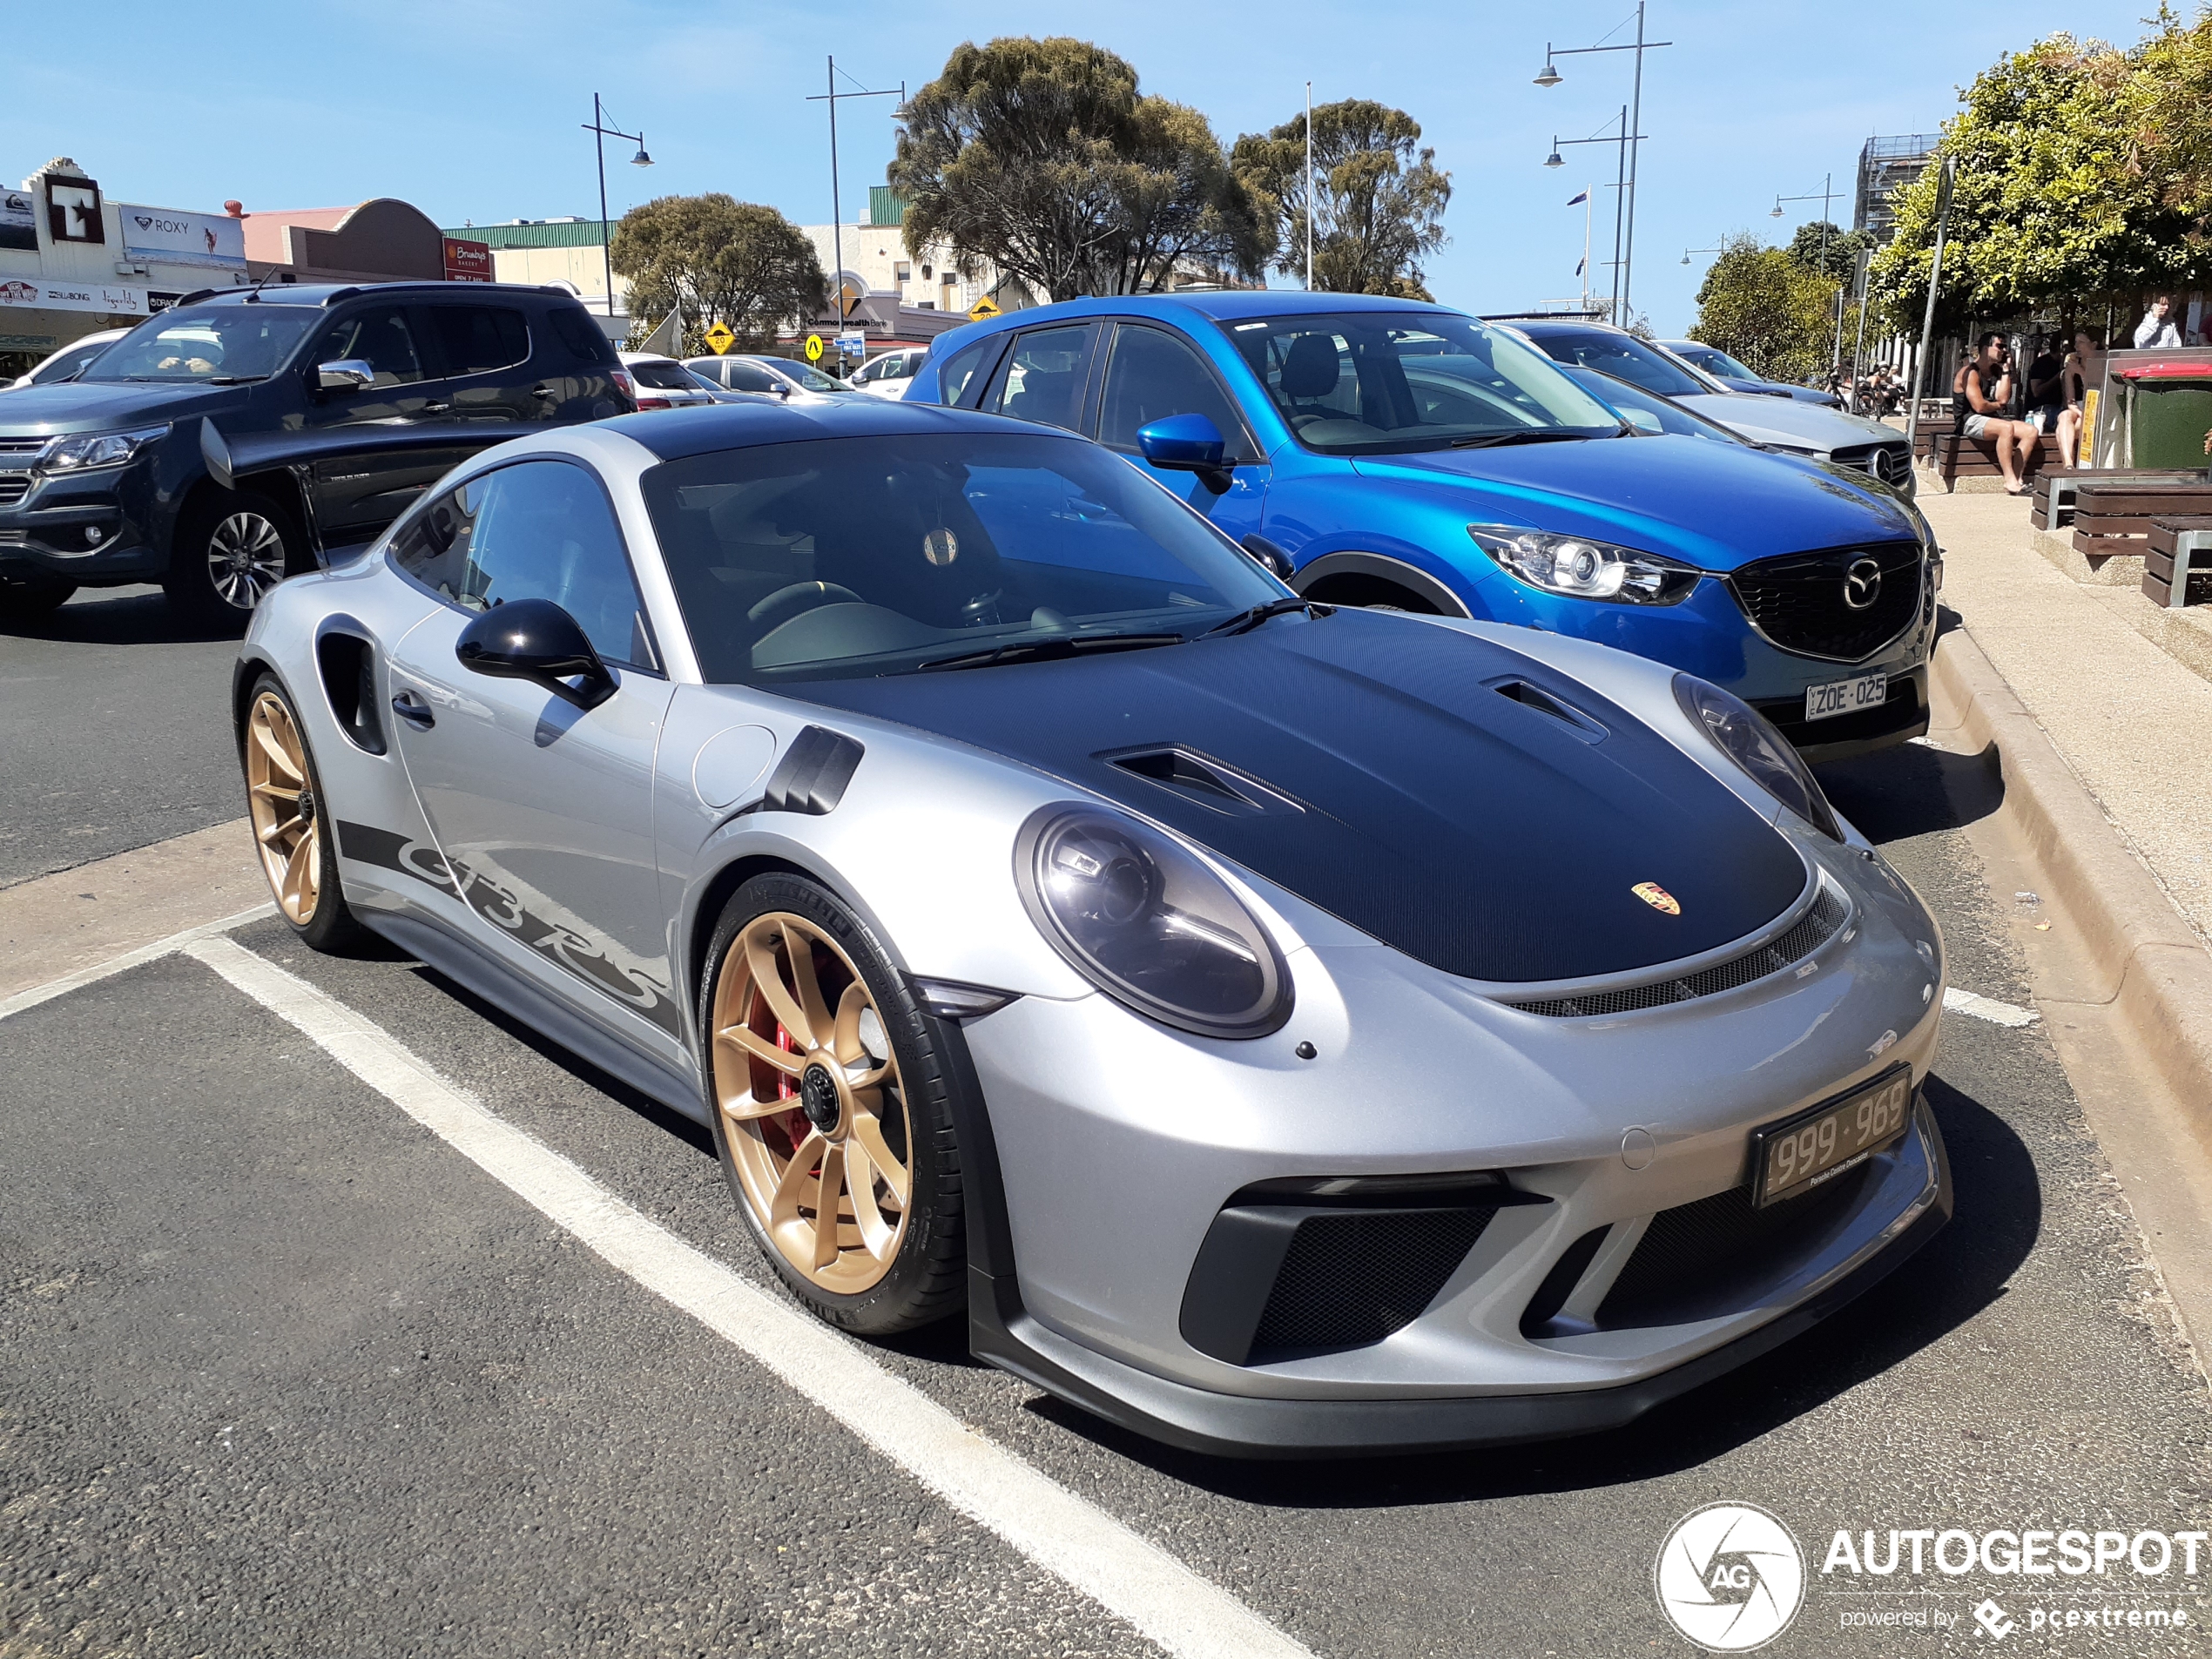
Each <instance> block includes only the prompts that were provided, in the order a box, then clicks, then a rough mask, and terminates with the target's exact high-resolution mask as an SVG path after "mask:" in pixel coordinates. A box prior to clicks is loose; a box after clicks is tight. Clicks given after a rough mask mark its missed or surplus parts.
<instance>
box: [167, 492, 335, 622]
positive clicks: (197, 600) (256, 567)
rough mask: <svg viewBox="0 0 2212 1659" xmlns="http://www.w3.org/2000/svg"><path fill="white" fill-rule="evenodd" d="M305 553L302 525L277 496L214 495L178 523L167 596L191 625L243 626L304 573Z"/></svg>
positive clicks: (204, 500) (213, 493)
mask: <svg viewBox="0 0 2212 1659" xmlns="http://www.w3.org/2000/svg"><path fill="white" fill-rule="evenodd" d="M306 551H307V537H306V536H305V535H304V534H303V533H302V532H301V530H300V526H299V522H298V521H297V520H296V519H294V518H293V516H292V513H291V511H290V510H289V509H287V507H286V506H285V505H284V503H283V502H280V501H278V500H277V499H276V498H275V497H273V496H265V495H262V494H260V492H258V491H255V490H250V489H245V490H227V489H226V490H219V491H214V492H212V493H210V494H207V495H204V496H201V497H200V498H199V500H197V501H195V502H193V503H192V507H191V508H190V509H189V510H187V511H186V513H185V516H184V517H183V518H182V519H181V520H180V521H179V523H178V525H177V535H176V539H175V542H174V543H173V544H172V547H171V550H170V553H169V570H168V574H167V575H165V576H164V577H162V578H161V588H162V591H163V592H164V593H165V594H167V595H168V596H169V604H170V605H171V606H172V608H173V609H174V610H176V611H177V612H178V613H179V615H180V616H182V617H185V618H186V619H187V620H189V621H192V622H194V623H205V624H216V625H220V626H226V627H233V628H243V627H245V626H246V620H247V618H249V617H252V616H253V608H254V606H256V605H258V604H260V603H261V601H262V599H263V598H264V597H266V595H267V593H268V591H269V590H270V589H271V588H273V587H274V586H276V584H277V583H280V582H281V581H283V580H284V578H285V577H286V575H287V572H289V571H292V570H296V569H298V568H300V559H301V558H302V557H303V556H305V554H306Z"/></svg>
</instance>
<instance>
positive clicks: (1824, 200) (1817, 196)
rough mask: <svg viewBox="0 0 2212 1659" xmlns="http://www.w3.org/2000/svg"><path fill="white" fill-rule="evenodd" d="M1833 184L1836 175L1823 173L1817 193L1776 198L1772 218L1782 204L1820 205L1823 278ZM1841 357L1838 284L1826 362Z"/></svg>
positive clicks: (1840, 288) (1831, 222)
mask: <svg viewBox="0 0 2212 1659" xmlns="http://www.w3.org/2000/svg"><path fill="white" fill-rule="evenodd" d="M1835 183H1836V175H1835V174H1834V173H1832V172H1824V173H1823V174H1821V175H1820V189H1819V190H1818V191H1817V192H1812V191H1808V192H1806V193H1805V194H1804V195H1802V196H1777V197H1776V198H1775V199H1774V215H1773V216H1774V217H1775V218H1777V219H1780V218H1781V217H1782V204H1783V203H1784V202H1809V201H1817V202H1818V203H1819V204H1820V274H1821V275H1823V276H1826V275H1827V274H1828V233H1829V232H1830V231H1831V229H1833V228H1834V226H1835V220H1834V219H1832V218H1831V217H1830V214H1831V209H1830V207H1829V206H1828V204H1829V202H1830V201H1831V199H1833V198H1834V196H1835V194H1836V191H1835ZM1843 357H1844V285H1843V284H1842V283H1840V282H1839V283H1838V284H1837V285H1836V343H1835V345H1834V346H1833V347H1831V349H1830V351H1829V353H1828V361H1829V362H1830V363H1831V364H1835V365H1838V366H1840V365H1841V363H1842V361H1843Z"/></svg>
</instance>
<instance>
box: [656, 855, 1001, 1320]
mask: <svg viewBox="0 0 2212 1659" xmlns="http://www.w3.org/2000/svg"><path fill="white" fill-rule="evenodd" d="M706 960H707V961H708V963H709V965H710V968H709V973H708V974H707V977H706V981H705V984H704V985H703V986H701V988H700V994H699V997H700V1000H699V1008H700V1015H701V1020H700V1024H701V1028H702V1030H703V1031H704V1032H705V1043H706V1049H707V1053H706V1056H705V1066H704V1071H705V1084H706V1089H707V1097H708V1103H709V1105H710V1107H711V1109H712V1115H713V1119H714V1143H715V1148H716V1150H717V1151H718V1152H719V1153H720V1155H721V1158H722V1168H723V1172H724V1174H725V1175H726V1176H727V1177H729V1182H730V1190H731V1192H732V1195H734V1197H736V1199H737V1203H738V1209H739V1211H742V1212H743V1213H744V1215H745V1219H746V1221H747V1222H748V1223H749V1224H751V1226H752V1231H753V1233H754V1234H755V1236H756V1237H757V1238H759V1241H760V1244H761V1246H762V1249H763V1250H764V1251H765V1253H766V1255H767V1258H768V1260H769V1262H770V1264H772V1266H773V1267H774V1268H775V1270H776V1271H777V1273H778V1274H779V1276H780V1277H781V1278H783V1280H784V1282H785V1283H786V1285H790V1286H791V1288H792V1291H795V1292H796V1293H797V1294H798V1296H799V1299H800V1300H802V1301H804V1302H805V1303H806V1305H807V1306H808V1307H810V1308H812V1309H813V1311H814V1312H815V1313H817V1314H818V1315H819V1316H820V1317H821V1318H824V1319H826V1320H827V1321H828V1322H829V1323H830V1324H832V1325H837V1326H839V1327H840V1328H842V1329H844V1330H847V1331H852V1332H858V1333H860V1334H861V1335H865V1336H887V1335H890V1334H891V1333H892V1332H898V1331H906V1330H910V1329H912V1328H914V1326H916V1325H925V1324H927V1323H928V1322H930V1321H931V1320H933V1319H936V1318H941V1317H943V1316H944V1315H946V1314H948V1313H950V1312H954V1310H955V1309H957V1308H958V1307H959V1306H960V1305H961V1302H962V1300H963V1298H964V1295H965V1291H966V1268H967V1258H966V1252H965V1248H964V1244H963V1234H962V1230H961V1220H962V1217H961V1167H960V1151H959V1146H958V1143H957V1141H956V1140H955V1138H954V1133H953V1128H952V1116H951V1112H950V1109H949V1107H948V1093H949V1090H950V1088H951V1086H952V1085H951V1083H950V1081H949V1079H948V1075H947V1070H946V1068H945V1066H944V1064H943V1061H942V1056H941V1054H940V1052H939V1050H938V1049H937V1047H936V1045H935V1044H934V1042H933V1041H932V1038H931V1035H930V1031H929V1026H928V1023H927V1022H926V1021H925V1019H924V1017H923V1015H922V1012H921V1008H920V1007H919V1006H918V1005H917V1004H916V1003H915V1001H914V998H913V996H912V995H910V994H909V993H908V991H907V988H906V984H905V982H904V981H903V980H902V979H901V978H900V975H899V974H898V973H897V972H896V970H894V968H892V966H891V964H890V962H889V961H888V960H887V957H886V956H885V954H884V952H883V950H882V948H881V947H880V945H878V944H877V942H876V941H875V939H874V937H873V935H872V934H870V933H869V931H868V929H867V926H866V924H864V923H863V922H862V921H860V919H859V918H858V917H857V916H855V915H854V914H853V913H852V912H851V911H850V910H848V909H847V908H846V907H845V906H844V905H843V904H842V903H840V901H839V900H837V899H836V898H835V897H834V896H833V895H832V894H830V893H829V892H828V891H827V890H826V889H825V888H823V887H819V886H818V885H817V884H816V883H814V882H813V881H809V880H806V879H805V878H803V877H799V876H794V875H785V874H773V875H762V876H756V877H754V878H753V879H752V880H749V881H747V882H746V883H745V885H744V886H743V887H739V888H738V892H737V894H736V895H735V896H734V897H733V898H732V900H730V903H729V906H728V907H727V908H726V909H725V910H724V912H723V913H722V919H721V922H720V924H719V925H718V927H716V929H715V931H714V937H713V941H712V942H711V944H710V945H709V947H708V954H707V959H706Z"/></svg>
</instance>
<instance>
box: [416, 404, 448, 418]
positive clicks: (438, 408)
mask: <svg viewBox="0 0 2212 1659" xmlns="http://www.w3.org/2000/svg"><path fill="white" fill-rule="evenodd" d="M452 407H453V405H452V404H450V403H425V404H424V405H423V406H422V413H423V414H425V415H443V414H444V413H445V412H446V411H447V410H448V409H449V408H452Z"/></svg>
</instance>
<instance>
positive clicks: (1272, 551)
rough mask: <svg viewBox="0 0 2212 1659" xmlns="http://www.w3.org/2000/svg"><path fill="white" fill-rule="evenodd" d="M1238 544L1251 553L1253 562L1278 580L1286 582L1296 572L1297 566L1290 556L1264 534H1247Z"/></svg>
mask: <svg viewBox="0 0 2212 1659" xmlns="http://www.w3.org/2000/svg"><path fill="white" fill-rule="evenodd" d="M1238 546H1239V547H1241V548H1243V549H1244V551H1245V552H1247V553H1249V554H1251V556H1252V561H1253V563H1256V564H1258V565H1259V566H1261V567H1262V568H1263V569H1264V570H1266V571H1267V573H1268V574H1269V575H1270V576H1271V577H1275V578H1276V579H1277V580H1278V581H1281V582H1288V581H1289V580H1290V579H1291V577H1292V576H1293V575H1295V574H1296V573H1297V567H1295V566H1294V565H1292V564H1291V556H1290V555H1289V554H1287V553H1285V551H1283V550H1282V549H1281V548H1279V547H1278V546H1276V545H1275V543H1272V542H1271V541H1269V540H1268V539H1267V538H1266V537H1265V536H1260V535H1257V534H1255V535H1251V536H1246V537H1245V538H1244V540H1243V541H1242V542H1240V543H1238Z"/></svg>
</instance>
